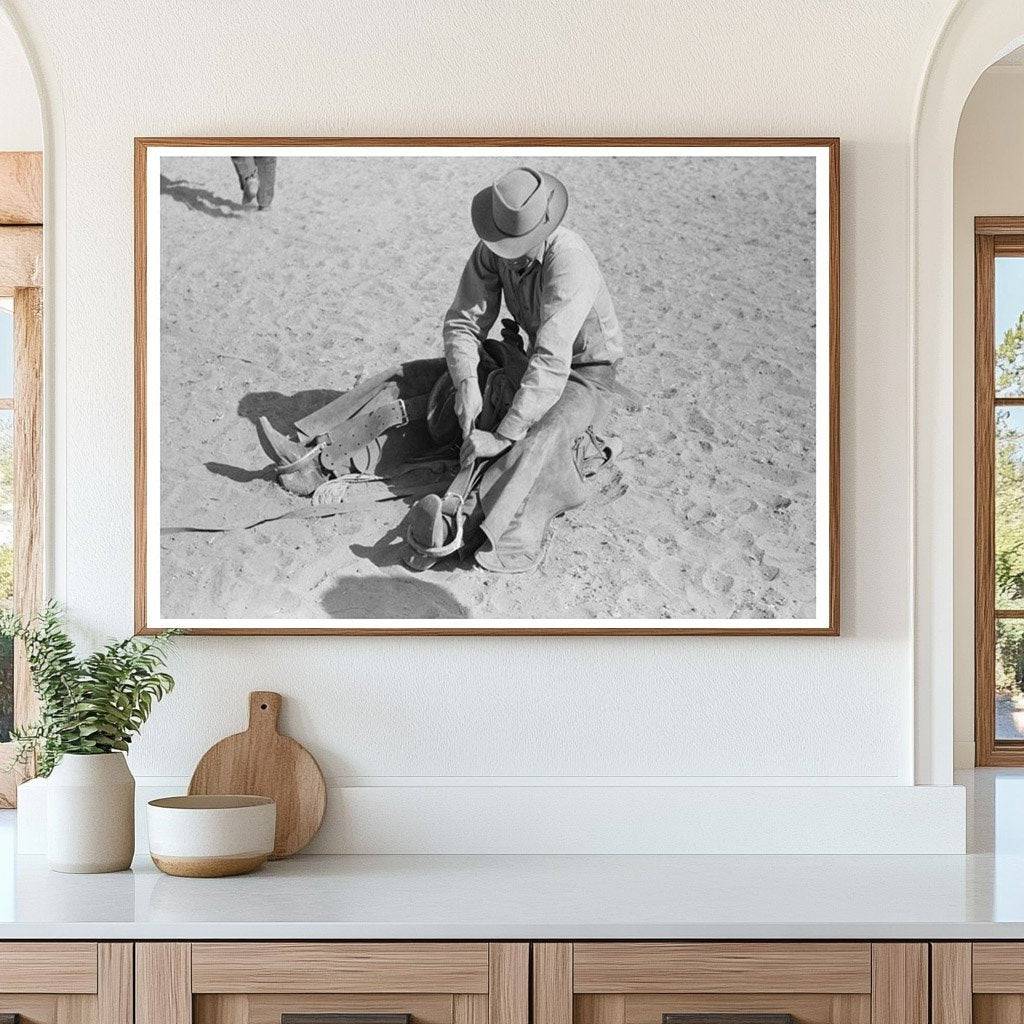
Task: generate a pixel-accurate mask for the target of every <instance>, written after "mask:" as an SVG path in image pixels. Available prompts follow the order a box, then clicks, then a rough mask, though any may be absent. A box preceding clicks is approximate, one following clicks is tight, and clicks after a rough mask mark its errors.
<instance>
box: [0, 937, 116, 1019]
mask: <svg viewBox="0 0 1024 1024" xmlns="http://www.w3.org/2000/svg"><path fill="white" fill-rule="evenodd" d="M7 1015H10V1016H13V1017H17V1018H19V1019H20V1020H21V1022H22V1024H132V946H131V944H130V943H126V942H105V943H95V942H0V1018H3V1017H5V1016H7Z"/></svg>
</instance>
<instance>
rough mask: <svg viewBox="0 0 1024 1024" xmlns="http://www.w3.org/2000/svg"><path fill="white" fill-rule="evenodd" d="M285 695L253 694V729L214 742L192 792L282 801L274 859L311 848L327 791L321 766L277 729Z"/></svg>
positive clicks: (196, 774)
mask: <svg viewBox="0 0 1024 1024" xmlns="http://www.w3.org/2000/svg"><path fill="white" fill-rule="evenodd" d="M280 713H281V694H279V693H271V692H269V691H257V692H255V693H250V694H249V728H248V729H246V731H245V732H238V733H235V734H234V735H233V736H228V737H226V738H225V739H222V740H221V741H220V742H219V743H216V744H214V746H212V747H211V748H210V749H209V750H208V751H207V752H206V753H205V754H204V755H203V756H202V758H201V759H200V761H199V764H197V765H196V770H195V771H194V772H193V773H192V781H191V782H190V783H189V786H188V791H189V794H190V795H192V796H195V795H204V796H206V795H210V794H213V793H235V794H245V795H247V796H267V797H270V798H271V799H273V800H274V801H276V803H277V832H276V835H275V838H274V853H273V857H272V859H273V860H280V859H281V858H282V857H290V856H291V855H292V854H293V853H298V852H299V850H301V849H303V848H304V847H305V846H307V845H308V844H309V842H310V840H311V839H312V838H313V836H315V835H316V833H317V831H318V829H319V828H320V823H321V822H322V821H323V819H324V809H325V807H326V805H327V790H326V787H325V786H324V777H323V774H322V773H321V771H320V766H319V765H318V764H317V763H316V761H315V760H314V759H313V755H312V754H310V753H309V751H308V750H306V748H305V747H303V746H302V744H300V743H297V742H296V741H295V740H293V739H291V738H290V737H288V736H282V735H281V733H279V732H278V731H277V720H278V716H279V715H280Z"/></svg>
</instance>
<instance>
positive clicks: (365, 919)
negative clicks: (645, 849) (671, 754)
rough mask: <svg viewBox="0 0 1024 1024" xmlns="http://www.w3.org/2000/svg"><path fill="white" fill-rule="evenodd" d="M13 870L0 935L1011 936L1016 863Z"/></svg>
mask: <svg viewBox="0 0 1024 1024" xmlns="http://www.w3.org/2000/svg"><path fill="white" fill-rule="evenodd" d="M14 867H15V870H14V871H13V872H11V873H9V874H8V875H6V876H5V877H4V878H3V879H0V939H3V938H40V939H47V938H64V939H67V938H92V939H228V938H230V939H261V938H263V939H412V938H418V939H556V938H562V939H588V938H609V939H611V938H622V939H625V938H631V939H712V938H714V939H748V938H749V939H815V938H821V939H832V938H841V939H851V938H877V939H959V938H979V939H983V938H1021V939H1024V856H991V855H972V856H966V857H956V856H934V857H927V856H900V857H867V856H860V857H835V856H833V857H756V856H754V857H749V856H748V857H699V856H680V857H658V856H646V857H645V856H612V857H591V856H586V857H583V856H581V857H572V856H562V857H547V856H472V857H456V856H428V857H414V856H381V857H354V856H353V857H298V858H294V859H292V860H290V861H283V862H279V863H275V864H270V865H268V866H267V867H266V868H265V869H264V870H262V871H261V872H258V873H256V874H253V875H249V876H246V877H241V878H233V879H203V880H198V879H180V878H171V877H168V876H165V875H162V874H160V873H159V872H158V871H156V869H155V868H153V867H152V865H150V864H146V863H143V862H141V861H139V862H138V863H137V867H136V869H135V870H133V871H131V872H122V873H119V874H113V875H59V874H54V873H53V872H50V871H48V870H47V868H46V865H45V862H44V861H43V859H42V858H39V857H25V858H21V859H20V860H17V861H15V862H14ZM8 879H9V881H8Z"/></svg>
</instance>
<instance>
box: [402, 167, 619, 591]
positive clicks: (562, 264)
mask: <svg viewBox="0 0 1024 1024" xmlns="http://www.w3.org/2000/svg"><path fill="white" fill-rule="evenodd" d="M568 204H569V196H568V192H567V190H566V187H565V185H563V184H562V182H561V181H559V180H558V179H557V178H555V177H554V176H552V175H550V174H546V173H544V172H543V171H537V170H534V169H533V168H530V167H518V168H516V169H514V170H511V171H509V172H508V173H507V174H504V175H503V176H502V177H500V178H499V179H498V180H497V181H496V182H494V184H493V185H491V186H489V187H488V188H485V189H483V190H482V191H481V192H479V193H477V195H476V196H474V198H473V201H472V204H471V216H472V222H473V227H474V229H475V230H476V233H477V235H478V236H479V238H480V241H479V242H478V243H477V245H476V247H475V248H474V250H473V252H472V254H471V255H470V257H469V261H468V262H467V263H466V267H465V269H464V270H463V272H462V278H461V280H460V281H459V286H458V291H457V292H456V295H455V301H454V302H453V303H452V305H451V308H450V309H449V310H448V314H447V316H446V317H445V321H444V331H443V336H444V354H445V360H446V362H447V365H448V371H449V373H450V375H451V380H452V385H453V386H454V409H455V414H456V416H457V418H458V422H459V427H460V428H461V432H462V436H463V443H462V448H461V453H460V459H461V462H462V464H463V465H464V466H468V465H470V464H473V463H476V462H477V460H493V461H492V462H490V463H489V464H488V465H487V466H486V469H485V471H484V472H483V475H482V476H481V477H480V480H479V484H478V496H479V505H480V512H481V515H482V521H481V522H480V528H481V530H482V531H483V543H482V544H481V546H480V547H479V548H478V549H477V551H476V552H475V558H476V561H477V563H478V564H479V565H481V566H482V567H483V568H485V569H489V570H492V571H494V572H524V571H526V570H528V569H531V568H533V567H534V566H535V565H537V564H539V562H540V560H541V558H542V556H543V554H544V550H545V547H546V542H547V539H548V535H549V527H550V523H551V520H552V519H553V518H554V517H555V516H556V515H559V514H560V513H561V512H564V511H566V510H567V509H569V508H574V507H576V506H578V505H580V504H582V502H583V500H584V498H585V489H584V488H583V487H582V476H583V473H582V470H581V465H580V461H581V460H580V450H579V442H580V439H581V438H583V437H584V436H585V435H586V434H587V432H588V430H589V429H590V428H591V427H592V426H593V425H594V424H595V423H597V422H598V421H599V420H600V419H601V418H602V417H603V415H604V414H605V413H606V412H607V409H608V404H609V399H610V395H611V392H612V390H613V389H614V387H615V365H616V363H617V362H618V361H619V359H620V358H621V356H622V351H623V345H622V332H621V330H620V327H619V322H618V319H617V318H616V316H615V309H614V307H613V305H612V301H611V297H610V295H609V294H608V288H607V286H606V284H605V281H604V277H603V276H602V274H601V271H600V269H599V268H598V265H597V261H596V259H595V258H594V255H593V253H592V252H591V251H590V248H589V247H588V246H587V244H586V242H584V241H583V239H582V238H580V236H579V235H577V234H576V233H575V232H574V231H571V230H569V228H567V227H563V226H562V219H563V218H564V217H565V213H566V209H567V208H568ZM502 299H504V301H505V305H506V306H507V307H508V310H509V312H510V314H511V315H512V317H513V318H514V320H515V324H516V325H518V327H519V328H521V329H522V330H523V331H524V332H525V334H526V337H527V345H526V351H525V356H526V360H525V364H524V366H523V368H522V372H521V376H520V378H519V379H518V381H517V384H518V386H517V387H516V389H515V391H514V394H513V395H512V397H511V403H510V404H509V405H508V407H507V409H504V410H503V414H502V415H501V417H500V420H499V421H498V422H497V424H496V425H494V426H493V427H492V429H490V430H485V429H480V426H479V424H478V419H479V418H480V415H481V412H482V411H483V408H484V394H483V391H482V389H481V383H482V381H481V377H482V374H481V372H480V370H481V352H482V349H483V348H484V344H485V342H487V340H488V333H489V331H490V330H491V327H492V326H493V325H494V322H495V320H496V319H497V317H498V313H499V311H500V309H501V303H502ZM512 327H513V330H512V332H511V333H512V335H513V336H515V337H516V338H518V331H517V330H515V325H512ZM504 337H505V340H506V342H507V341H508V340H509V332H508V330H506V332H504ZM492 344H493V343H492ZM435 504H436V503H435ZM426 511H428V512H432V511H434V510H433V508H432V506H431V505H430V503H428V506H427V510H426ZM420 514H421V515H422V514H425V513H424V512H421V513H420ZM421 532H422V531H421Z"/></svg>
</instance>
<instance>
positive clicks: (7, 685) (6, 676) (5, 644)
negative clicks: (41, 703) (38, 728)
mask: <svg viewBox="0 0 1024 1024" xmlns="http://www.w3.org/2000/svg"><path fill="white" fill-rule="evenodd" d="M13 603H14V300H13V299H0V607H4V608H10V607H12V605H13ZM13 726H14V645H13V644H12V643H11V641H9V640H7V639H4V638H0V743H6V742H7V741H8V740H9V739H10V732H11V729H12V727H13Z"/></svg>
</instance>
